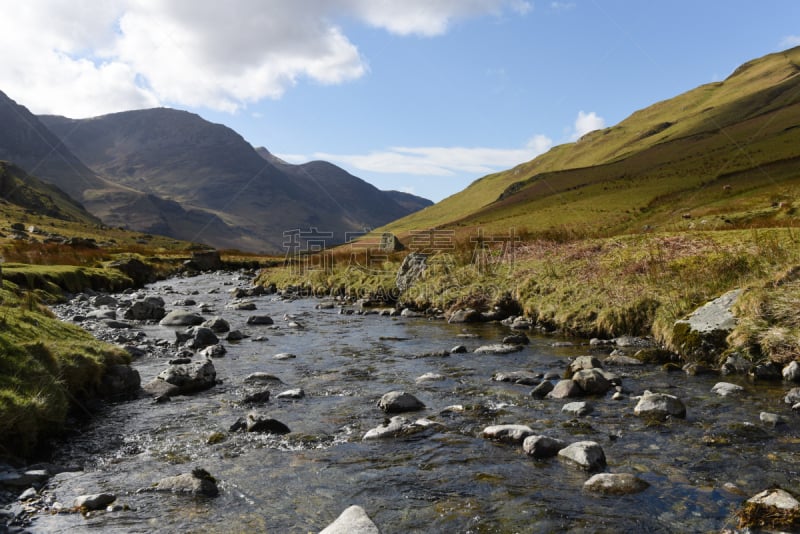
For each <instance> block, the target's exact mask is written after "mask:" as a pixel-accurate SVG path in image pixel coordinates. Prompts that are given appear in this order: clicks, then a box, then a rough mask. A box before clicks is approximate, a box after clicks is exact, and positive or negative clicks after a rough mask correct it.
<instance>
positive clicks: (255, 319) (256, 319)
mask: <svg viewBox="0 0 800 534" xmlns="http://www.w3.org/2000/svg"><path fill="white" fill-rule="evenodd" d="M247 324H249V325H258V326H269V325H271V324H275V321H273V320H272V317H270V316H269V315H251V316H250V317H248V318H247Z"/></svg>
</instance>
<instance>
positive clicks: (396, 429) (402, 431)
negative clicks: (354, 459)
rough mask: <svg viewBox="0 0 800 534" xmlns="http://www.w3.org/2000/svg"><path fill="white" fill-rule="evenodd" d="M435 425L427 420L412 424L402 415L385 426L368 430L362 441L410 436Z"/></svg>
mask: <svg viewBox="0 0 800 534" xmlns="http://www.w3.org/2000/svg"><path fill="white" fill-rule="evenodd" d="M433 424H435V423H433V422H432V421H429V420H427V419H417V420H416V421H414V422H413V423H412V422H411V421H409V420H408V419H406V418H405V417H403V416H402V415H395V416H394V417H392V418H391V419H389V420H388V421H384V423H383V424H381V425H378V426H377V427H375V428H372V429H370V430H368V431H367V433H366V434H364V437H363V438H361V439H362V440H363V441H369V440H373V439H384V438H394V437H398V436H409V435H412V434H416V433H418V432H421V431H423V430H425V429H426V428H428V427H430V426H432V425H433Z"/></svg>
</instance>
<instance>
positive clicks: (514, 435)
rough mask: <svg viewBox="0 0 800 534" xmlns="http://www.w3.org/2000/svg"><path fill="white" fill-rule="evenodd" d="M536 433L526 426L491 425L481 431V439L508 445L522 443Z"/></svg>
mask: <svg viewBox="0 0 800 534" xmlns="http://www.w3.org/2000/svg"><path fill="white" fill-rule="evenodd" d="M535 433H536V432H534V431H533V429H532V428H531V427H529V426H526V425H492V426H487V427H486V428H484V429H483V437H484V438H488V439H495V440H498V441H505V442H508V443H522V442H523V441H524V440H525V438H527V437H528V436H532V435H534V434H535Z"/></svg>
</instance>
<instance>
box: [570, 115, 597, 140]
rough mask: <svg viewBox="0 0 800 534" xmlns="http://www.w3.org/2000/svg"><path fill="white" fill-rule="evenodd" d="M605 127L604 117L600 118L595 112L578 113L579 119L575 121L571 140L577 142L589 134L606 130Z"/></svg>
mask: <svg viewBox="0 0 800 534" xmlns="http://www.w3.org/2000/svg"><path fill="white" fill-rule="evenodd" d="M605 126H606V121H605V119H603V117H600V116H598V115H597V113H595V112H594V111H591V112H589V113H586V112H584V111H583V110H581V111H579V112H578V117H577V118H576V119H575V124H574V125H573V130H572V135H571V136H570V139H571V140H572V141H577V140H578V139H580V138H581V137H583V136H584V135H586V134H587V133H589V132H591V131H594V130H599V129H601V128H605Z"/></svg>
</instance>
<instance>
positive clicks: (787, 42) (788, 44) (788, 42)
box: [781, 35, 800, 48]
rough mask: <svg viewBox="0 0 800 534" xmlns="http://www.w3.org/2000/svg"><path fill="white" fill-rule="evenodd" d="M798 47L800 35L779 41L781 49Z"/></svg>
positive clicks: (789, 36) (788, 36)
mask: <svg viewBox="0 0 800 534" xmlns="http://www.w3.org/2000/svg"><path fill="white" fill-rule="evenodd" d="M795 46H800V35H787V36H786V37H784V38H783V40H781V48H793V47H795Z"/></svg>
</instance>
